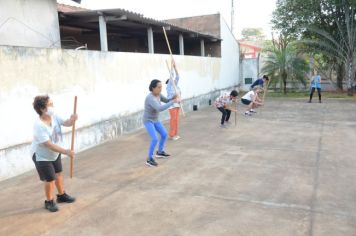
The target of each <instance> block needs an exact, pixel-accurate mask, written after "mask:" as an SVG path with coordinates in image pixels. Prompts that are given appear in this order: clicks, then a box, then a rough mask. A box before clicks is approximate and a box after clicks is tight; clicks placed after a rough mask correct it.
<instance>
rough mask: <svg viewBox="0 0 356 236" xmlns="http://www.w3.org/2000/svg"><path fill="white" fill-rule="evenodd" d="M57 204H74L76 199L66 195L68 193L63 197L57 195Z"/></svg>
mask: <svg viewBox="0 0 356 236" xmlns="http://www.w3.org/2000/svg"><path fill="white" fill-rule="evenodd" d="M57 202H58V203H63V202H66V203H73V202H75V198H74V197H71V196H69V195H68V194H66V193H63V194H62V195H59V194H57Z"/></svg>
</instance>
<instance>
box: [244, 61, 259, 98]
mask: <svg viewBox="0 0 356 236" xmlns="http://www.w3.org/2000/svg"><path fill="white" fill-rule="evenodd" d="M241 64H242V65H241V70H242V71H241V75H242V76H241V78H240V87H241V89H242V90H244V91H248V90H249V89H250V86H251V84H252V83H253V82H254V81H256V80H257V79H258V59H257V58H247V59H242V62H241ZM245 78H252V83H251V84H245Z"/></svg>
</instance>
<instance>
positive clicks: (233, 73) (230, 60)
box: [219, 17, 240, 88]
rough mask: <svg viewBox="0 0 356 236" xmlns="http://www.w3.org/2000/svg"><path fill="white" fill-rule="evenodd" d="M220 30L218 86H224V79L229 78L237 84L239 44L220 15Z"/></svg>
mask: <svg viewBox="0 0 356 236" xmlns="http://www.w3.org/2000/svg"><path fill="white" fill-rule="evenodd" d="M220 27H221V28H220V32H221V38H222V42H221V73H220V78H221V80H220V81H219V82H220V83H221V84H220V88H221V87H224V80H226V79H231V80H232V81H233V82H234V84H236V85H237V84H239V64H240V49H239V44H238V42H237V41H236V39H235V37H234V35H233V34H232V32H231V30H230V28H229V26H228V25H227V23H226V22H225V20H224V19H223V18H222V17H220Z"/></svg>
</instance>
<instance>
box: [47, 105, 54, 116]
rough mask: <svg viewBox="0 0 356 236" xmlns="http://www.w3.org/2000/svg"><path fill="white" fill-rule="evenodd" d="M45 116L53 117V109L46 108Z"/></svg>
mask: <svg viewBox="0 0 356 236" xmlns="http://www.w3.org/2000/svg"><path fill="white" fill-rule="evenodd" d="M46 114H47V115H49V116H53V115H54V108H53V107H48V108H47V112H46Z"/></svg>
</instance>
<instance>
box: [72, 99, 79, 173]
mask: <svg viewBox="0 0 356 236" xmlns="http://www.w3.org/2000/svg"><path fill="white" fill-rule="evenodd" d="M77 101H78V98H77V96H75V97H74V111H73V115H76V114H77ZM74 141H75V121H74V123H73V126H72V142H71V147H70V150H72V151H74ZM73 170H74V154H73V155H72V156H71V157H70V178H73Z"/></svg>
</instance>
